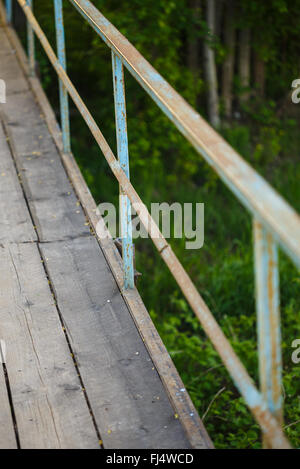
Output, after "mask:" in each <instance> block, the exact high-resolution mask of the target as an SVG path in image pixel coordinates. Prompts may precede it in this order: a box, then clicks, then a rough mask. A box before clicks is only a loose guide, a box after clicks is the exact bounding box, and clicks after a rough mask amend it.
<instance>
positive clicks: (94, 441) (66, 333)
mask: <svg viewBox="0 0 300 469" xmlns="http://www.w3.org/2000/svg"><path fill="white" fill-rule="evenodd" d="M0 13H1V14H2V9H1V7H0ZM18 47H19V46H18ZM18 57H19V59H20V55H18ZM22 60H23V59H21V61H22ZM22 66H23V67H24V69H26V65H25V66H24V64H23V65H22ZM1 70H4V72H3V74H4V73H5V74H6V75H5V77H6V78H5V79H7V80H8V81H10V83H11V85H10V89H9V90H8V99H7V103H6V104H3V105H0V118H1V119H2V124H3V126H4V129H5V134H4V133H3V129H1V122H0V211H1V212H0V213H1V217H0V339H2V340H5V343H6V346H7V370H8V378H9V384H10V390H11V398H12V404H13V409H14V413H15V418H16V424H17V427H16V429H17V434H18V437H19V441H20V446H21V448H99V438H101V440H102V442H103V446H104V447H105V448H120V449H121V448H155V449H156V448H157V449H158V448H190V446H191V443H190V441H193V442H194V445H195V446H196V447H201V448H202V447H207V446H209V442H208V443H207V441H208V440H207V441H206V437H205V432H202V433H203V435H204V436H203V435H202V433H201V428H202V427H201V428H200V433H201V435H199V428H198V427H199V425H198V427H197V426H196V427H195V426H191V428H198V429H197V430H196V431H194V433H197V435H195V438H194V439H193V435H190V434H189V431H186V430H187V428H188V426H187V425H185V426H183V425H182V422H181V421H180V419H178V416H177V413H176V412H177V411H176V410H174V408H173V407H172V405H171V400H170V394H169V390H168V391H167V390H166V387H165V386H166V380H167V379H168V377H167V378H166V376H165V375H163V381H162V379H161V377H162V373H161V374H160V375H159V374H158V372H157V366H156V365H157V357H156V361H155V363H156V365H154V364H153V361H152V359H151V356H150V353H149V351H148V350H147V348H146V346H145V343H144V341H143V339H142V337H143V336H144V337H147V334H146V335H144V334H143V333H142V329H143V324H142V323H143V321H144V320H143V319H142V317H143V315H141V317H140V318H139V321H137V324H138V328H139V330H138V329H137V325H136V324H135V320H136V318H134V317H133V316H134V314H133V312H132V311H131V310H130V311H129V309H128V303H127V304H126V301H125V300H124V296H123V295H122V294H121V292H120V290H119V287H118V284H117V283H116V281H115V279H114V277H113V275H112V272H111V269H110V267H109V265H108V263H107V260H106V259H105V257H104V255H103V252H102V249H101V248H100V246H99V244H98V242H97V240H96V238H95V237H94V236H93V235H92V234H91V232H90V227H89V223H88V222H87V219H86V216H85V214H84V212H83V210H82V207H81V204H80V203H79V201H78V199H77V197H76V194H75V191H74V189H73V186H72V184H71V183H70V181H69V179H68V176H67V174H66V172H65V169H64V167H63V164H62V161H61V155H60V153H59V151H58V148H57V146H56V144H57V140H55V142H56V144H55V143H54V141H53V138H52V136H51V134H50V133H49V129H48V127H47V125H46V122H45V120H44V116H43V114H42V111H41V109H40V107H39V105H38V103H37V102H35V98H34V95H33V93H32V91H31V90H30V87H29V86H28V80H27V79H26V78H25V76H24V74H23V72H22V71H21V67H20V66H19V63H18V61H17V59H16V56H15V54H14V50H13V48H12V47H11V45H10V43H9V41H7V37H6V34H4V31H3V29H2V28H1V27H0V78H1V73H2V72H1ZM32 80H33V79H32ZM35 80H36V81H38V80H37V79H35ZM33 81H34V80H33ZM33 81H31V80H30V83H31V86H33V84H32V83H33ZM33 89H34V86H33ZM1 119H0V120H1ZM1 132H2V133H1ZM6 134H7V135H8V137H9V144H8V142H7V141H6ZM58 147H59V148H60V145H58ZM66 156H68V155H63V156H62V157H63V160H64V164H65V159H64V157H66ZM1 172H3V173H4V174H5V176H2V177H1ZM17 173H18V174H17ZM68 174H69V173H68ZM72 181H73V179H72ZM73 184H74V181H73ZM75 185H76V184H74V186H75ZM76 190H77V193H80V191H78V188H77V189H76ZM84 190H86V191H88V189H87V188H86V189H84ZM83 205H84V204H83ZM85 210H86V207H85ZM15 221H17V223H15V225H14V222H15ZM33 225H34V226H33ZM34 227H35V228H36V231H35V230H34ZM1 233H2V238H1ZM118 275H119V274H118ZM48 279H49V280H50V285H49V281H48ZM129 304H130V302H129ZM141 307H143V308H145V307H144V305H142V306H141ZM61 321H62V322H63V324H62V322H61ZM145 321H146V323H147V324H146V328H147V327H148V326H149V324H148V322H149V321H150V319H149V320H148V319H147V318H146V319H145ZM152 327H153V325H152ZM147 330H149V331H150V332H149V334H151V330H152V329H151V328H150V329H149V328H148V329H147ZM147 346H148V345H147ZM159 346H160V345H158V347H159ZM71 351H72V352H73V353H74V358H75V361H76V366H77V367H78V368H76V367H75V365H74V362H73V357H72V356H71ZM163 353H164V357H166V356H167V352H166V351H165V349H164V350H163ZM170 362H171V360H170ZM170 369H171V370H173V371H172V373H173V374H174V379H173V381H174V383H176V387H175V388H174V389H175V390H177V388H178V383H180V382H181V381H180V379H179V377H178V375H177V372H176V369H175V368H174V366H173V367H171V368H170ZM164 370H165V371H166V367H164ZM78 372H79V373H80V377H79V376H78ZM3 378H4V376H2V375H1V369H0V399H1V401H2V399H3V402H4V403H5V404H6V407H5V405H4V406H3V409H1V410H0V421H1V419H2V420H3V421H4V422H6V421H7V428H8V431H7V435H2V434H1V430H0V447H2V446H8V447H10V446H9V445H11V447H15V446H16V444H17V443H16V435H15V432H14V427H13V425H12V415H11V409H10V407H9V400H8V398H7V390H6V387H5V385H6V383H5V380H4V381H3ZM173 381H172V382H173ZM81 383H83V384H81ZM163 383H164V384H163ZM82 386H83V387H84V390H83V389H82ZM179 387H180V386H179ZM173 391H174V390H173ZM173 391H172V392H173ZM178 391H180V392H176V399H175V401H177V402H182V407H183V408H184V412H185V414H186V415H184V419H185V421H186V420H187V419H188V417H187V416H188V415H189V409H191V408H192V415H193V413H194V410H193V409H194V408H193V407H192V406H191V405H190V404H189V402H188V400H187V399H185V398H184V397H182V398H181V397H180V396H181V392H182V393H186V390H185V389H178ZM85 393H86V394H85ZM177 394H180V396H179V397H177ZM86 396H87V397H88V403H89V405H88V403H87V400H86ZM172 402H173V403H174V399H173V401H172ZM179 407H180V406H179ZM92 417H93V418H94V422H93V419H92ZM95 425H96V427H95ZM187 434H188V436H187ZM99 435H100V436H99Z"/></svg>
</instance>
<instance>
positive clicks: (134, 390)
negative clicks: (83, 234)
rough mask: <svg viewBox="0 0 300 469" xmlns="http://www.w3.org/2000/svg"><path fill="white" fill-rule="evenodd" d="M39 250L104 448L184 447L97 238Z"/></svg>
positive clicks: (179, 429)
mask: <svg viewBox="0 0 300 469" xmlns="http://www.w3.org/2000/svg"><path fill="white" fill-rule="evenodd" d="M41 251H42V253H43V258H44V262H45V264H46V268H47V271H48V272H49V277H50V279H51V282H52V285H53V288H54V291H55V295H56V298H57V304H58V307H59V310H60V312H61V314H62V317H63V320H64V322H65V326H66V329H67V331H68V334H69V337H70V341H71V344H72V348H73V351H74V352H75V354H76V360H77V362H78V365H79V369H80V372H81V375H82V378H83V381H84V383H85V387H86V390H87V393H88V396H89V400H90V403H91V407H92V410H93V413H94V416H95V419H96V422H97V425H98V426H99V429H100V434H101V438H102V440H103V442H104V446H105V447H106V448H178V447H180V448H188V447H189V443H188V441H187V439H186V436H185V434H184V431H183V428H182V426H181V424H180V422H179V420H178V419H176V418H175V415H174V410H173V409H172V407H171V405H170V402H169V400H168V397H167V395H166V392H165V389H164V387H163V385H162V382H161V380H160V378H159V376H158V374H157V371H156V369H155V368H154V365H153V363H152V361H151V359H150V357H149V355H148V353H147V351H146V349H145V345H144V343H143V341H142V339H141V337H140V335H139V334H138V331H137V329H136V327H135V326H134V324H133V321H132V318H131V316H130V314H129V311H128V309H127V307H126V305H125V303H124V300H123V298H122V296H121V294H120V292H119V289H118V287H117V285H116V283H115V280H114V278H113V276H112V274H111V272H110V270H109V268H108V266H107V263H106V261H105V259H104V257H103V254H102V251H101V249H100V248H99V245H98V243H97V241H96V240H95V238H93V237H90V238H78V239H76V240H72V241H64V242H56V243H46V244H42V245H41ZM70 293H71V294H70Z"/></svg>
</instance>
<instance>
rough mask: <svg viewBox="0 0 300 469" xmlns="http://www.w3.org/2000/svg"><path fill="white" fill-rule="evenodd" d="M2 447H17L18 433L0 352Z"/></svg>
mask: <svg viewBox="0 0 300 469" xmlns="http://www.w3.org/2000/svg"><path fill="white" fill-rule="evenodd" d="M0 449H17V441H16V435H15V431H14V425H13V420H12V414H11V409H10V404H9V399H8V394H7V387H6V383H5V376H4V370H3V367H2V363H1V353H0Z"/></svg>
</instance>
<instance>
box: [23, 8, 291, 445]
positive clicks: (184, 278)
mask: <svg viewBox="0 0 300 469" xmlns="http://www.w3.org/2000/svg"><path fill="white" fill-rule="evenodd" d="M18 2H19V4H20V5H21V7H22V8H23V10H24V12H25V15H26V17H27V19H28V20H29V21H30V23H31V25H32V27H33V29H34V31H35V33H36V35H37V37H38V38H39V40H40V42H41V44H42V46H43V47H44V49H45V52H46V53H47V55H48V58H49V60H50V62H51V63H52V65H53V67H54V68H55V70H56V72H57V74H58V75H59V77H60V78H61V80H62V81H63V83H64V85H65V86H66V88H67V90H68V92H69V94H70V96H71V97H72V99H73V101H74V103H75V104H76V106H77V107H78V109H79V111H80V113H81V115H82V116H83V118H84V120H85V122H86V123H87V125H88V127H89V129H90V130H91V132H92V134H93V136H94V137H95V139H96V141H97V143H98V145H99V147H100V149H101V151H102V153H103V155H104V156H105V158H106V160H107V162H108V164H109V166H110V168H111V170H112V172H113V174H114V175H115V177H116V179H117V180H118V181H119V184H120V185H121V186H122V188H123V190H124V192H125V194H126V195H127V196H128V197H129V199H130V201H131V203H132V205H133V207H134V208H135V210H136V212H137V214H138V215H139V218H140V220H141V223H142V224H143V226H144V227H145V229H146V230H147V232H148V233H149V234H150V236H151V238H152V240H153V242H154V244H155V246H156V247H157V249H158V251H159V253H160V255H161V257H162V258H163V259H164V261H165V263H166V264H167V266H168V267H169V270H170V271H171V273H172V275H173V277H174V278H175V280H176V281H177V283H178V285H179V287H180V288H181V290H182V292H183V293H184V295H185V297H186V299H187V301H188V303H189V304H190V306H191V308H192V309H193V311H194V312H195V314H196V316H197V317H198V319H199V321H200V322H201V324H202V327H203V329H204V330H205V332H206V334H207V335H208V337H209V338H210V340H211V341H212V343H213V345H214V347H215V348H216V350H217V351H218V353H219V355H220V357H221V359H222V361H223V363H224V364H225V366H226V368H227V369H228V371H229V373H230V375H231V376H232V378H233V380H234V382H235V384H236V386H237V388H238V389H239V391H240V393H241V394H242V396H243V397H244V399H245V401H246V403H247V405H248V406H249V408H250V410H251V412H252V414H253V415H254V417H255V419H256V420H257V422H258V423H259V425H260V426H261V428H262V431H263V433H264V435H265V437H266V438H267V440H268V442H269V443H270V445H271V446H272V447H273V448H290V444H289V442H288V441H287V439H286V438H285V436H284V434H283V431H282V428H281V426H280V425H279V424H278V422H277V421H276V419H275V418H274V417H273V416H272V414H271V413H270V411H269V410H268V406H267V403H266V402H265V400H264V399H263V397H262V395H261V394H260V393H259V391H258V390H257V389H256V387H255V385H254V383H253V381H252V379H251V378H250V377H249V375H248V373H247V371H246V369H245V367H244V366H243V365H242V363H241V361H240V360H239V358H238V357H237V355H236V354H235V352H234V350H233V349H232V347H231V345H230V343H229V342H228V340H227V339H226V337H225V335H224V333H223V331H222V330H221V328H220V326H219V325H218V323H217V322H216V320H215V319H214V317H213V315H212V313H211V311H210V310H209V308H208V307H207V305H206V304H205V302H204V300H203V299H202V297H201V296H200V294H199V292H198V291H197V289H196V287H195V285H194V284H193V282H192V280H191V279H190V277H189V276H188V274H187V273H186V271H185V270H184V268H183V267H182V265H181V263H180V262H179V260H178V259H177V257H176V255H175V254H174V252H173V251H172V248H171V246H170V245H169V244H168V243H167V241H166V240H165V238H164V237H163V236H162V234H161V233H160V231H159V229H158V227H157V225H156V223H155V222H154V220H153V219H152V217H151V216H150V214H149V212H148V210H147V208H146V206H145V205H144V204H143V203H142V201H141V199H140V197H139V196H138V194H137V192H136V191H135V189H134V187H133V186H132V184H131V182H130V181H129V179H128V178H127V176H126V174H125V172H124V171H123V169H122V168H121V165H120V163H119V162H118V160H117V159H116V157H115V156H114V154H113V152H112V150H111V149H110V147H109V145H108V143H107V141H106V140H105V138H104V136H103V134H102V133H101V131H100V129H99V127H98V126H97V124H96V122H95V120H94V119H93V117H92V116H91V114H90V112H89V110H88V109H87V107H86V105H85V104H84V102H83V101H82V99H81V98H80V96H79V94H78V92H77V91H76V89H75V87H74V85H73V84H72V82H71V80H70V78H69V77H68V75H67V74H66V72H65V70H64V69H63V67H62V66H61V65H60V63H59V61H58V59H57V57H56V55H55V53H54V51H53V49H52V48H51V46H50V44H49V42H48V40H47V38H46V36H45V34H44V33H43V31H42V29H41V28H40V26H39V24H38V22H37V21H36V19H35V17H34V15H33V14H32V12H31V10H30V9H29V8H28V6H27V5H26V0H18Z"/></svg>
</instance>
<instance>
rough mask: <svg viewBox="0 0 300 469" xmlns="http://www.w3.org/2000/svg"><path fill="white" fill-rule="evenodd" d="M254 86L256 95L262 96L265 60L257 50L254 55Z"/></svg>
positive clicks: (263, 91) (263, 92)
mask: <svg viewBox="0 0 300 469" xmlns="http://www.w3.org/2000/svg"><path fill="white" fill-rule="evenodd" d="M254 86H255V89H256V94H257V96H260V97H261V98H263V97H264V94H265V62H264V61H263V59H262V58H261V57H260V56H259V54H258V53H257V52H256V53H255V55H254Z"/></svg>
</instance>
